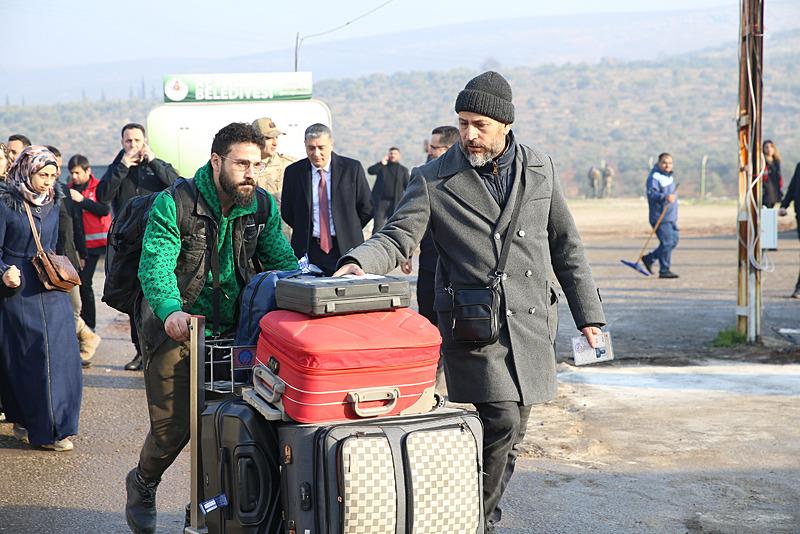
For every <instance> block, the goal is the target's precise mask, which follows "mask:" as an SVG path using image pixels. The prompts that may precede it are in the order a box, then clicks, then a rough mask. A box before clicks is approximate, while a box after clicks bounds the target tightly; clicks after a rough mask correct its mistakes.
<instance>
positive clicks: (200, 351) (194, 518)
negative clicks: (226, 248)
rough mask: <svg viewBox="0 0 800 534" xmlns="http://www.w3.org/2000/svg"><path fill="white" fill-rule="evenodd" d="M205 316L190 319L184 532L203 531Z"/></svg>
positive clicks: (205, 530)
mask: <svg viewBox="0 0 800 534" xmlns="http://www.w3.org/2000/svg"><path fill="white" fill-rule="evenodd" d="M205 332H206V318H205V317H203V316H201V315H192V318H191V320H190V321H189V399H190V402H189V449H190V451H191V456H190V457H191V484H192V486H191V510H190V512H189V525H190V526H189V527H187V528H186V529H185V530H184V534H205V533H207V532H208V529H206V520H205V517H204V516H203V515H202V514H200V499H201V497H202V496H203V477H202V462H201V457H200V455H201V450H200V418H201V416H202V414H203V407H204V406H205V381H206V378H205V377H206V375H205V354H206V337H205Z"/></svg>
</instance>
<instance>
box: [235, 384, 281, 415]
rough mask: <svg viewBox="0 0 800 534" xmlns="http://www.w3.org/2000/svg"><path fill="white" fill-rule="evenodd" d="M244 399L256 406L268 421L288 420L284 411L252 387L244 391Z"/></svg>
mask: <svg viewBox="0 0 800 534" xmlns="http://www.w3.org/2000/svg"><path fill="white" fill-rule="evenodd" d="M242 400H244V401H245V402H246V403H247V404H249V405H250V406H252V407H253V408H255V409H256V411H258V413H260V414H261V415H262V416H263V417H264V419H266V420H267V421H286V418H285V417H284V415H283V412H282V411H280V410H279V409H277V408H275V407H274V406H272V405H270V404H269V403H268V402H267V401H265V400H264V399H262V398H261V397H259V396H258V395H257V394H256V393H255V392H254V391H253V390H251V389H247V390H245V391H244V392H242Z"/></svg>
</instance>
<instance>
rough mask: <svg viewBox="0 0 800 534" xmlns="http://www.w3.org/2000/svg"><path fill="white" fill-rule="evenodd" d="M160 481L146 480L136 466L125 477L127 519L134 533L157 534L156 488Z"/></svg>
mask: <svg viewBox="0 0 800 534" xmlns="http://www.w3.org/2000/svg"><path fill="white" fill-rule="evenodd" d="M158 482H159V481H155V482H145V481H144V480H142V479H141V477H140V476H139V469H138V468H136V467H134V468H133V469H131V470H130V472H129V473H128V476H126V477H125V491H126V492H127V494H128V500H127V502H126V503H125V521H127V522H128V527H130V529H131V532H133V533H134V534H155V531H156V489H157V488H158Z"/></svg>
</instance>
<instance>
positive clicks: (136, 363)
mask: <svg viewBox="0 0 800 534" xmlns="http://www.w3.org/2000/svg"><path fill="white" fill-rule="evenodd" d="M125 370H126V371H141V370H142V355H141V354H139V353H138V352H137V353H136V356H134V357H133V359H132V360H131V361H129V362H128V363H126V364H125Z"/></svg>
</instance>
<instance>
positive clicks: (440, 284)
mask: <svg viewBox="0 0 800 534" xmlns="http://www.w3.org/2000/svg"><path fill="white" fill-rule="evenodd" d="M455 110H456V112H457V113H458V123H459V130H460V133H461V142H460V143H459V144H458V145H454V146H452V147H451V148H450V149H449V150H448V151H447V152H446V153H445V154H444V155H443V156H441V157H439V158H438V159H436V160H433V161H431V162H429V163H427V164H426V165H424V166H422V167H419V168H418V169H416V170H415V173H414V176H413V177H412V180H411V183H410V184H409V186H408V189H407V190H406V193H405V195H404V196H403V198H402V200H401V201H400V204H399V206H398V207H397V210H396V211H395V213H394V215H392V217H391V218H390V219H389V221H387V223H386V225H385V226H384V227H383V228H382V229H381V230H380V231H379V232H377V233H376V234H375V235H374V236H372V238H371V239H369V240H368V241H367V242H365V243H364V244H362V245H360V246H358V247H356V248H355V249H353V250H351V251H350V252H348V253H347V254H346V255H345V256H344V257H343V258H342V259H341V260H340V261H339V266H340V268H339V270H338V271H337V272H336V273H335V274H336V275H339V276H341V275H343V274H363V273H364V272H368V273H376V274H383V273H386V272H389V271H391V270H392V269H394V268H395V267H396V266H397V265H399V264H400V263H402V262H403V261H405V260H406V258H408V257H409V256H410V255H411V253H412V252H413V250H414V249H415V247H416V246H417V243H418V242H419V241H420V239H422V236H423V234H424V233H425V230H426V229H427V228H428V227H430V230H431V233H432V236H433V240H434V243H435V245H436V249H437V250H438V252H439V263H438V268H437V274H436V298H435V302H434V309H435V311H436V312H437V313H438V319H439V330H440V332H441V334H442V355H443V357H444V358H445V373H446V376H447V387H448V392H449V396H450V400H452V401H454V402H463V403H472V404H474V405H475V406H476V408H477V409H478V412H479V414H480V418H481V420H482V422H483V425H484V428H485V435H484V462H485V463H484V473H485V474H484V507H485V513H486V519H487V532H494V529H495V525H496V524H497V523H498V522H499V521H500V509H499V507H498V503H499V501H500V498H501V497H502V495H503V492H504V491H505V488H506V485H507V484H508V481H509V480H510V478H511V475H512V473H513V470H514V464H515V460H516V456H517V454H518V450H519V445H520V444H521V443H522V440H523V438H524V436H525V429H526V425H527V421H528V416H529V414H530V410H531V405H533V404H537V403H543V402H547V401H549V400H552V399H553V398H554V397H555V393H556V385H557V384H556V365H555V354H554V341H555V336H556V331H557V308H558V297H557V292H556V286H555V280H553V277H552V274H551V273H555V277H556V278H557V279H558V282H559V283H560V284H561V287H562V288H563V290H564V293H565V295H566V297H567V300H568V302H569V305H570V310H571V311H572V316H573V318H574V319H575V324H576V325H577V326H578V328H579V329H580V330H581V332H582V333H583V334H584V335H585V336H586V337H587V339H588V341H589V343H590V344H591V345H592V346H595V343H596V342H595V336H596V335H598V334H599V333H600V330H599V327H601V326H602V325H603V324H605V318H604V316H603V311H602V306H601V303H600V297H599V293H598V291H597V288H596V287H595V284H594V281H593V279H592V274H591V270H590V269H589V264H588V262H587V260H586V257H585V254H584V250H583V246H582V244H581V241H580V236H579V235H578V231H577V229H576V228H575V223H574V221H573V220H572V216H571V215H570V213H569V210H568V208H567V204H566V201H565V199H564V196H563V193H562V191H561V185H560V183H559V180H558V177H557V175H556V172H555V168H554V165H553V161H552V159H551V158H550V157H549V156H547V155H546V154H544V153H543V152H540V151H539V150H536V149H534V148H531V147H528V146H524V145H522V144H519V143H518V142H517V140H516V139H515V137H514V135H513V133H512V132H511V124H512V123H513V122H514V105H513V104H512V102H511V87H510V86H509V84H508V82H507V81H506V80H505V79H504V78H503V77H502V76H501V75H500V74H498V73H496V72H492V71H490V72H485V73H483V74H481V75H479V76H477V77H476V78H474V79H473V80H471V81H470V82H469V83H467V85H466V87H465V88H464V90H463V91H461V92H460V93H459V95H458V98H457V99H456V105H455ZM515 211H517V212H518V213H517V214H516V215H515V214H514V212H515ZM512 220H514V221H512ZM514 222H515V224H512V223H514ZM509 240H510V241H511V243H510V245H506V242H507V241H509ZM509 247H510V248H509ZM504 248H506V250H505V254H506V255H507V260H505V261H506V262H507V263H505V265H504V264H503V263H504V261H503V260H502V256H503V255H504V251H503V249H504ZM501 271H502V272H501ZM489 287H492V288H497V291H496V293H494V292H493V291H492V292H490V291H487V290H486V288H489ZM464 288H477V289H479V290H480V291H478V292H476V293H472V294H470V296H472V297H474V298H473V299H472V301H470V300H469V298H468V297H467V293H464V294H463V295H460V296H459V293H461V291H462V290H463V289H464ZM495 296H496V297H497V303H493V302H492V300H493V299H494V298H495ZM461 297H463V298H461ZM492 320H494V321H496V323H497V325H496V328H497V329H496V332H495V331H493V329H492V326H491V322H492ZM471 324H478V328H471V327H469V326H464V325H471ZM495 335H496V337H497V339H496V341H493V338H494V337H495Z"/></svg>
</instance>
